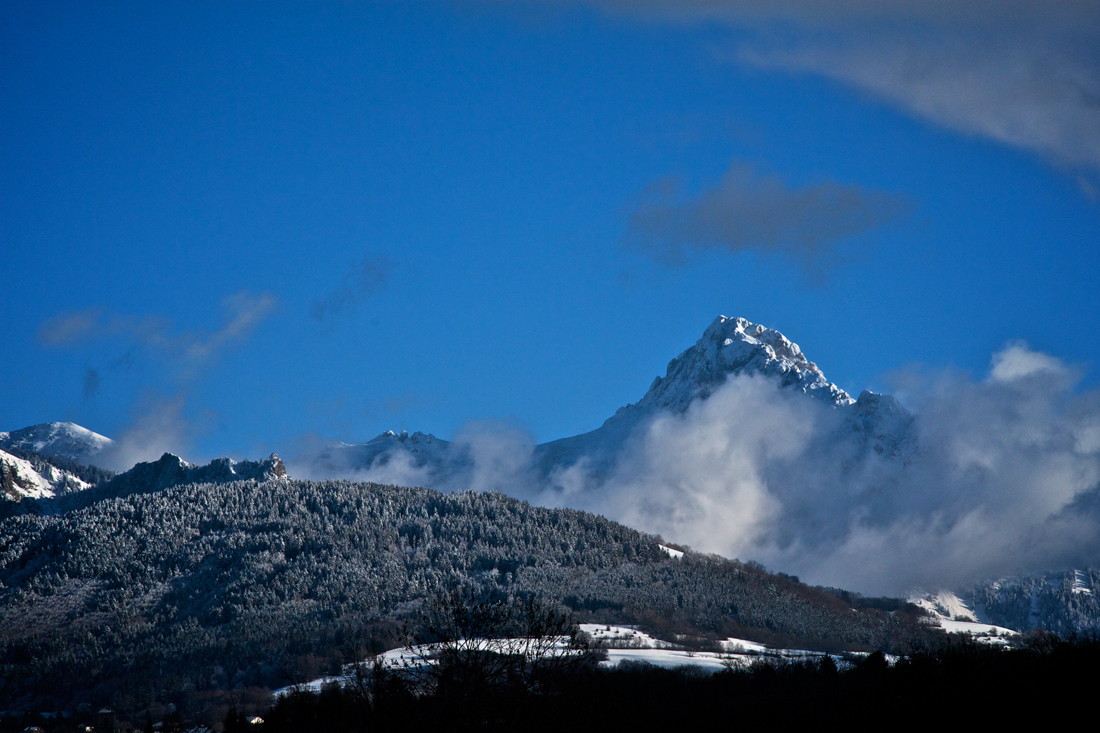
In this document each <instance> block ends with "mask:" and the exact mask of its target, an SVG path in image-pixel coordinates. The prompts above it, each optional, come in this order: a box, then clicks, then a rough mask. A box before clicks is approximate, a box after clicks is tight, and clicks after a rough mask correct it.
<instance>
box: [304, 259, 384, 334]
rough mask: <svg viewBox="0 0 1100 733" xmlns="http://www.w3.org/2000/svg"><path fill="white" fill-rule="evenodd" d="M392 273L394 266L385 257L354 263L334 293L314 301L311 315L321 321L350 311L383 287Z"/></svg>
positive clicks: (332, 291)
mask: <svg viewBox="0 0 1100 733" xmlns="http://www.w3.org/2000/svg"><path fill="white" fill-rule="evenodd" d="M392 269H393V263H392V262H390V261H389V260H388V259H386V258H385V257H376V258H366V259H364V260H362V261H360V262H357V263H356V264H355V265H354V266H353V267H352V268H351V269H350V270H349V271H348V272H347V273H345V274H344V276H343V277H342V278H341V279H340V282H339V283H338V284H337V285H336V287H335V288H334V289H333V290H331V291H329V292H328V293H326V294H325V295H324V296H322V297H320V298H318V299H317V300H315V301H313V305H312V307H311V308H310V315H311V316H313V317H314V318H316V319H317V320H319V321H324V320H326V319H329V318H332V317H335V316H338V315H342V314H345V313H348V312H351V311H353V310H354V309H355V308H357V307H359V305H360V304H361V303H363V302H364V301H366V300H367V299H369V298H370V297H371V296H373V295H375V294H376V293H378V292H379V291H380V290H381V289H382V288H383V287H385V285H386V281H387V280H389V276H390V271H391V270H392Z"/></svg>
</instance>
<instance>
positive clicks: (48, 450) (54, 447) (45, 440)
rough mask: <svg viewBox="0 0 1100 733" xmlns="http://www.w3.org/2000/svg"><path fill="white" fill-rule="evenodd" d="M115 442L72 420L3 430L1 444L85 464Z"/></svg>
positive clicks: (0, 436)
mask: <svg viewBox="0 0 1100 733" xmlns="http://www.w3.org/2000/svg"><path fill="white" fill-rule="evenodd" d="M113 442H114V441H112V440H111V439H110V438H108V437H105V436H103V435H100V434H99V433H94V432H92V431H91V430H88V429H87V428H85V427H81V426H80V425H77V424H76V423H71V422H47V423H41V424H40V425H31V426H30V427H26V428H23V429H22V430H13V431H12V432H10V433H7V432H4V433H0V448H18V449H19V450H24V451H30V452H31V453H38V454H40V455H43V456H47V457H49V458H67V459H68V460H71V461H76V462H77V463H85V464H86V463H89V462H90V461H91V459H92V458H93V457H94V456H95V455H96V454H97V453H99V452H100V451H102V450H103V449H104V448H106V447H107V446H109V445H111V443H113Z"/></svg>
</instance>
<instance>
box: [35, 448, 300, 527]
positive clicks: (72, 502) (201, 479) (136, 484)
mask: <svg viewBox="0 0 1100 733" xmlns="http://www.w3.org/2000/svg"><path fill="white" fill-rule="evenodd" d="M289 478H290V477H289V476H288V475H287V472H286V466H285V465H283V462H282V460H281V459H280V458H279V456H278V455H276V454H274V453H272V454H271V455H270V456H268V457H267V458H265V459H264V460H262V461H234V460H232V459H230V458H216V459H214V460H213V461H211V462H210V463H208V464H207V465H205V466H199V465H196V464H194V463H189V462H187V461H185V460H183V459H182V458H180V457H179V456H177V455H173V454H171V453H165V454H164V455H162V456H161V457H160V458H159V459H157V460H156V461H151V462H148V463H139V464H137V465H136V466H134V467H133V468H131V469H130V470H129V471H126V472H125V473H120V474H118V475H117V476H115V477H114V478H112V479H110V480H109V481H106V482H104V483H102V484H99V485H98V486H94V487H92V488H91V489H89V490H87V491H81V492H79V493H75V494H70V495H67V496H64V497H61V498H60V499H59V500H57V501H56V502H53V503H51V504H47V505H45V506H43V507H40V511H38V512H36V513H43V514H56V513H64V512H68V511H73V510H75V509H78V508H81V507H87V506H91V505H93V504H95V503H96V502H99V501H102V500H104V499H111V498H118V497H126V496H131V495H133V494H143V493H153V492H158V491H163V490H165V489H169V488H172V487H174V486H183V485H185V484H198V483H202V484H227V483H232V482H234V481H260V482H262V481H271V480H277V479H278V480H286V479H289ZM27 511H33V510H32V509H31V508H28V510H27Z"/></svg>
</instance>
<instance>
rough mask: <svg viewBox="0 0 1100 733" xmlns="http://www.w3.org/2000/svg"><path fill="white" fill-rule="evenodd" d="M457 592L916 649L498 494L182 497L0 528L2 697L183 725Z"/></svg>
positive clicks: (725, 563) (708, 630) (807, 597)
mask: <svg viewBox="0 0 1100 733" xmlns="http://www.w3.org/2000/svg"><path fill="white" fill-rule="evenodd" d="M461 587H465V588H468V589H470V590H471V591H472V592H474V593H476V594H480V595H483V596H485V597H508V596H529V595H539V596H542V597H544V598H546V599H550V600H552V601H557V602H561V603H563V604H565V605H566V606H568V607H570V608H572V609H573V610H574V611H575V613H576V614H577V616H578V618H579V619H581V620H584V619H588V620H596V621H608V622H611V621H620V622H634V623H643V624H645V625H648V626H650V627H652V628H655V629H658V630H663V631H665V632H666V633H674V632H680V633H688V634H692V635H695V636H700V637H705V636H707V635H711V636H714V637H719V636H721V637H724V636H727V635H739V636H742V637H750V638H756V639H760V640H763V641H771V642H781V643H785V644H793V645H803V646H810V647H816V648H832V649H840V648H848V649H853V648H859V649H874V648H894V647H897V646H898V645H899V644H901V643H902V641H903V640H904V639H907V638H910V637H911V636H912V635H913V634H915V633H919V632H918V630H917V629H916V628H915V626H914V625H913V624H912V623H911V621H910V620H909V619H908V618H907V617H906V615H905V614H887V613H884V612H882V611H878V610H874V609H868V608H861V609H856V608H854V607H853V606H852V605H850V604H849V603H847V602H845V601H842V600H840V599H838V598H837V597H836V596H834V595H830V594H826V593H824V592H821V591H818V590H814V589H811V588H808V587H806V586H804V585H802V584H800V583H798V582H796V581H795V580H794V579H791V578H785V577H780V576H774V575H769V574H767V573H765V572H764V571H763V570H762V569H760V568H758V567H752V566H746V565H743V564H741V563H739V562H736V561H730V560H724V559H720V558H716V557H712V556H701V555H695V554H692V553H688V554H687V555H686V556H684V557H683V558H680V559H674V558H671V557H669V555H668V554H667V553H665V552H664V551H663V550H662V549H661V548H660V546H659V544H658V538H655V537H653V536H649V535H645V534H642V533H640V532H637V531H635V530H632V529H629V528H627V527H625V526H622V525H620V524H617V523H614V522H611V521H609V520H607V519H605V518H603V517H599V516H596V515H593V514H589V513H585V512H579V511H573V510H564V509H546V508H540V507H533V506H530V505H528V504H526V503H524V502H521V501H517V500H515V499H511V498H508V497H505V496H502V495H499V494H479V493H460V494H452V495H444V494H440V493H438V492H435V491H430V490H426V489H412V488H398V487H392V486H380V485H376V484H362V483H360V484H356V483H348V482H326V483H314V482H306V481H293V480H289V479H286V478H281V479H272V480H268V481H263V482H259V481H255V480H249V481H239V482H234V483H227V484H210V483H203V484H189V485H185V486H176V487H171V488H167V489H164V490H161V491H156V492H150V493H140V492H138V493H132V494H129V495H127V496H123V497H114V498H107V499H103V500H100V501H97V502H94V503H92V504H91V505H90V506H85V507H83V508H79V509H74V510H71V511H68V512H65V513H61V514H57V515H48V516H35V515H23V516H16V517H10V518H8V519H6V520H4V521H3V522H2V523H0V674H2V678H0V699H3V700H5V701H8V702H7V705H8V706H9V708H13V709H26V708H33V709H75V708H77V707H79V706H80V705H81V703H86V704H88V705H93V706H98V705H102V704H108V703H109V704H111V705H112V706H114V707H115V708H116V709H121V710H144V709H147V708H149V707H150V706H151V705H153V706H155V705H168V704H173V705H176V706H177V707H178V708H180V709H183V708H185V707H186V706H188V705H193V704H197V703H195V700H196V699H199V698H203V699H209V696H211V695H214V696H216V695H217V694H219V693H224V692H225V691H227V690H237V691H241V690H247V689H249V688H270V687H274V686H278V685H284V684H288V683H291V682H297V681H301V680H303V679H308V678H310V677H312V676H316V675H317V674H323V673H327V672H331V671H335V669H336V668H337V667H338V665H339V664H340V663H341V662H343V661H348V660H349V659H351V658H354V657H355V656H356V655H359V654H363V653H365V651H366V650H367V649H370V648H372V646H373V648H375V649H377V648H379V647H380V646H382V645H386V644H391V643H395V642H397V641H399V639H400V635H399V634H398V633H397V627H398V625H399V624H400V623H401V622H402V621H404V620H407V619H409V618H411V617H412V614H413V613H414V612H415V610H416V609H417V608H418V605H419V603H420V602H421V601H422V600H423V599H426V598H427V599H430V598H433V597H437V596H439V595H441V594H442V593H444V592H446V591H448V590H451V589H454V588H461ZM204 696H206V697H205V698H204Z"/></svg>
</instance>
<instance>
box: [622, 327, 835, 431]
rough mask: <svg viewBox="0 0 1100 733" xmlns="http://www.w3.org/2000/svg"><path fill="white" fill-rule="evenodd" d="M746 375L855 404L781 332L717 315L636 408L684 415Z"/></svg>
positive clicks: (828, 399)
mask: <svg viewBox="0 0 1100 733" xmlns="http://www.w3.org/2000/svg"><path fill="white" fill-rule="evenodd" d="M745 373H749V374H761V375H763V376H766V377H775V378H777V379H778V380H779V381H780V383H781V384H782V385H783V386H784V387H791V388H793V389H796V390H798V391H800V392H804V393H806V394H808V395H812V396H814V397H818V398H820V399H824V400H827V401H829V402H832V403H833V404H836V405H848V404H851V403H853V402H854V401H855V400H853V399H852V398H851V397H850V396H849V395H848V393H847V392H845V391H844V390H842V389H841V388H840V387H837V386H836V385H835V384H833V383H832V382H830V381H829V380H827V379H826V378H825V375H824V374H823V373H822V372H821V370H820V369H818V368H817V365H816V364H814V363H813V362H812V361H810V360H809V359H807V358H806V357H805V355H804V354H803V353H802V349H800V348H798V344H796V343H793V342H791V341H790V340H789V339H788V338H787V337H786V336H784V335H783V334H781V333H780V332H779V331H775V330H773V329H770V328H766V327H764V326H761V325H760V324H757V323H752V322H751V321H748V320H746V319H744V318H727V317H726V316H718V317H717V318H716V319H714V322H713V323H711V324H710V326H708V327H707V330H706V331H704V332H703V337H702V338H701V339H699V340H698V341H697V342H696V343H695V345H694V346H692V347H691V348H690V349H688V350H686V351H685V352H683V353H682V354H680V355H679V356H677V357H676V358H675V359H673V360H672V361H670V362H669V363H668V371H667V372H666V374H665V376H664V377H657V379H655V380H654V381H653V384H652V385H651V386H650V388H649V391H648V392H646V393H645V396H644V397H642V399H641V400H639V401H638V403H637V404H638V406H639V407H649V406H652V407H658V408H663V409H668V410H672V411H674V412H683V411H684V410H686V409H687V408H688V405H690V404H691V403H692V401H694V400H696V399H699V398H702V399H706V398H707V397H709V396H710V395H711V393H713V392H714V390H715V389H717V388H718V387H720V386H721V385H722V384H723V383H724V382H725V381H726V379H727V378H728V377H730V376H731V375H736V374H745ZM627 407H630V406H629V405H628V406H627ZM622 409H626V408H622Z"/></svg>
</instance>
